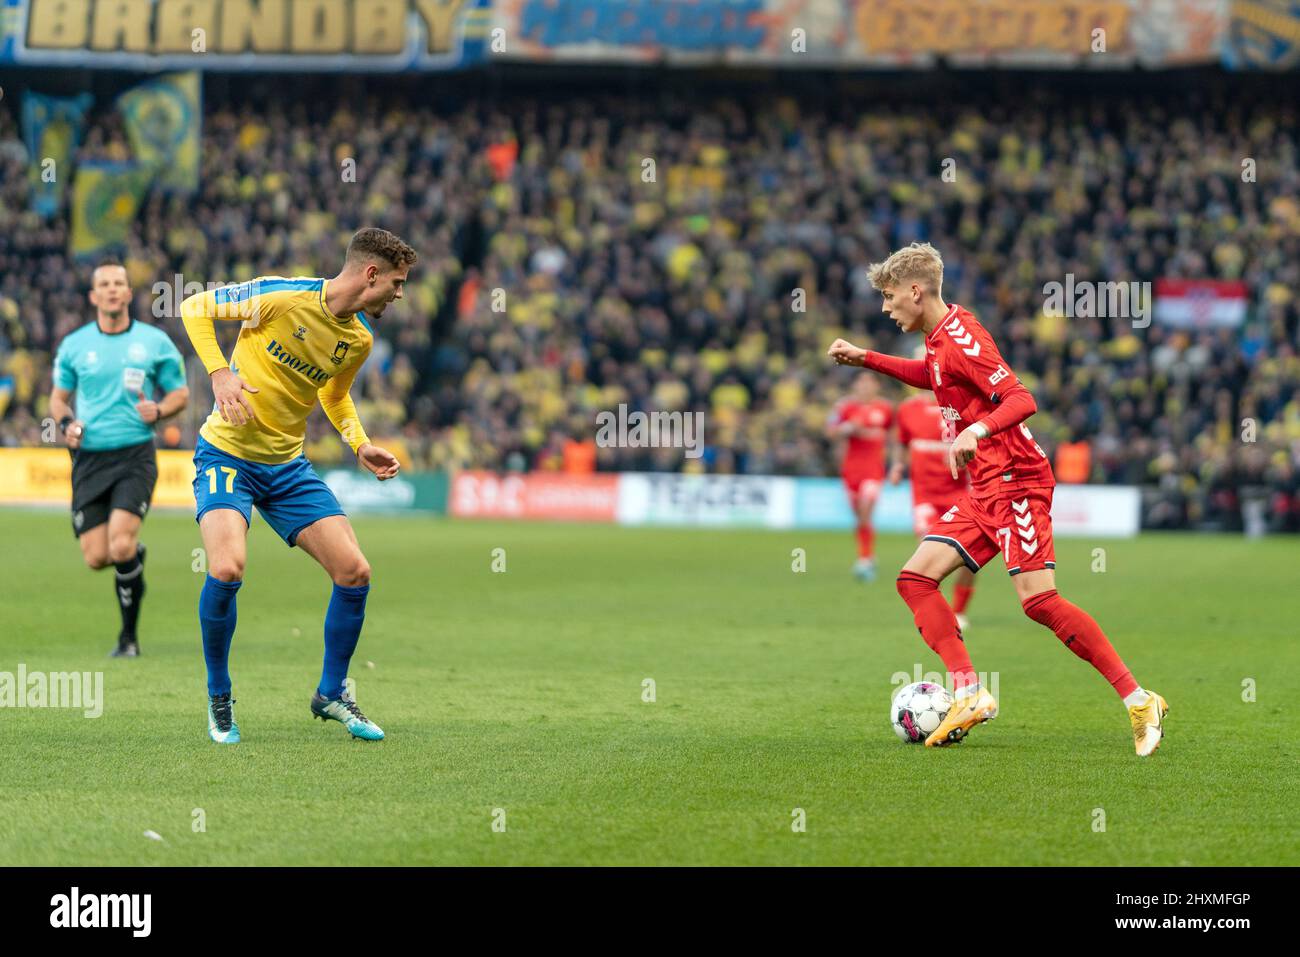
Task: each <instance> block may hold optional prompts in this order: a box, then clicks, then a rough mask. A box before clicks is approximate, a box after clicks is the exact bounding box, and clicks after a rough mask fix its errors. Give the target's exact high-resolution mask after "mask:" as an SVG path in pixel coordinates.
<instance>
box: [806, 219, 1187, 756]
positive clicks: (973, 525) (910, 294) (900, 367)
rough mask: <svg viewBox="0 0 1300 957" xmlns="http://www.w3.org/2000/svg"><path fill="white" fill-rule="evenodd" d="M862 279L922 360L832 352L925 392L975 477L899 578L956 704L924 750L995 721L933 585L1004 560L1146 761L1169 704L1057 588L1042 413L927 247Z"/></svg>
mask: <svg viewBox="0 0 1300 957" xmlns="http://www.w3.org/2000/svg"><path fill="white" fill-rule="evenodd" d="M869 277H870V279H871V284H872V285H873V286H874V287H875V288H876V289H878V290H880V293H881V295H882V297H883V299H884V304H883V306H882V310H883V311H884V312H885V313H886V314H887V315H888V316H889V317H890V318H891V319H893V320H894V322H895V323H896V324H897V325H898V328H899V329H900V330H901V331H903V332H905V333H910V332H920V333H923V334H924V336H925V350H926V357H925V359H903V358H899V357H897V356H889V355H884V354H882V353H878V352H870V351H867V350H865V349H859V348H858V347H857V346H854V345H853V344H852V343H849V342H846V341H844V340H843V339H836V340H835V342H834V343H832V344H831V347H830V349H829V350H828V354H829V355H830V356H831V358H833V359H834V360H835V361H836V362H838V363H840V364H841V365H854V366H863V367H865V368H867V369H872V370H874V371H877V372H883V373H885V374H886V375H890V376H893V377H894V378H896V379H898V380H900V381H902V382H905V383H907V384H908V385H912V386H916V387H917V388H928V389H932V390H933V391H934V394H935V397H936V399H937V400H938V402H939V405H940V407H941V409H942V413H943V417H944V421H945V422H946V423H947V424H948V426H949V429H950V433H949V434H950V435H951V437H952V446H951V448H950V450H949V453H948V456H949V467H950V470H951V472H952V475H953V477H954V478H956V476H957V472H958V470H959V469H961V468H966V467H969V469H970V479H971V482H970V491H969V492H968V493H967V494H966V495H965V496H963V497H962V498H961V500H960V501H959V502H958V503H957V504H956V505H954V506H952V508H950V509H949V510H948V511H947V512H945V513H944V514H943V515H942V516H940V518H939V521H938V522H937V523H936V525H935V528H934V529H933V531H932V532H931V533H930V534H928V535H926V536H925V538H924V539H923V540H922V541H921V543H920V545H919V546H918V547H917V549H916V551H915V553H913V555H912V557H911V558H910V559H909V560H908V562H907V564H905V565H904V566H903V570H902V572H901V573H900V574H899V576H898V593H899V595H900V596H901V597H902V599H903V601H905V602H906V603H907V606H908V607H909V608H910V609H911V610H912V615H913V618H914V620H915V621H916V626H917V628H918V629H920V632H921V635H922V637H923V638H924V639H925V642H926V644H927V645H929V646H930V647H931V648H932V649H934V651H935V652H936V653H937V654H938V655H939V656H940V657H941V658H942V659H943V662H944V665H945V666H946V667H947V669H948V671H949V672H950V673H951V674H952V675H953V681H954V686H955V698H956V700H955V701H954V703H953V707H952V709H951V710H950V711H949V712H948V716H947V717H946V718H944V720H943V722H942V723H941V724H940V725H939V727H938V728H937V729H935V731H934V733H933V734H931V735H930V736H929V737H928V738H927V739H926V742H925V743H926V746H927V747H940V746H943V745H946V744H952V743H955V742H958V741H961V740H962V739H963V738H964V737H965V736H966V734H967V733H969V731H970V729H971V728H973V727H974V726H975V725H977V724H979V723H981V722H983V721H988V720H989V719H990V718H994V717H996V716H997V713H998V705H997V702H996V701H994V699H993V696H992V695H991V694H990V693H989V692H988V690H987V689H985V688H983V687H981V686H980V683H979V681H978V678H977V676H976V674H975V671H974V669H973V667H972V665H971V660H970V655H969V654H968V653H967V651H966V645H965V643H964V642H963V641H962V638H961V634H960V632H959V630H958V628H957V620H956V618H955V617H954V615H953V611H952V609H951V608H950V607H949V605H948V603H947V602H946V601H944V599H943V595H941V594H940V592H939V583H940V582H941V581H942V580H943V579H944V578H946V577H947V576H948V575H949V574H951V573H952V572H953V571H954V570H955V569H957V568H959V567H960V566H962V565H963V564H964V565H965V566H966V567H967V568H969V569H970V570H971V571H972V572H975V571H978V570H979V569H980V567H981V566H982V565H984V564H985V563H986V562H988V561H989V560H990V559H991V558H993V556H994V555H996V554H998V553H999V552H1000V553H1001V554H1002V559H1003V561H1004V562H1005V563H1006V566H1007V570H1008V572H1009V573H1010V574H1011V576H1012V581H1013V583H1014V584H1015V589H1016V595H1017V597H1018V598H1019V599H1020V602H1021V606H1022V607H1023V608H1024V611H1025V614H1026V615H1027V616H1029V617H1030V618H1032V619H1033V620H1034V621H1036V622H1039V623H1040V624H1042V625H1045V626H1046V627H1048V628H1050V629H1051V630H1052V631H1053V632H1055V633H1056V636H1057V637H1058V638H1060V639H1061V641H1062V642H1063V643H1064V644H1065V646H1066V647H1067V648H1069V649H1070V650H1071V651H1072V652H1074V653H1075V654H1076V655H1078V656H1079V657H1080V658H1082V659H1083V660H1085V661H1087V662H1088V663H1090V664H1091V665H1092V666H1093V667H1094V668H1096V669H1097V670H1098V671H1099V672H1100V673H1101V674H1102V676H1103V677H1104V678H1105V679H1106V680H1107V681H1108V682H1109V683H1110V685H1111V686H1112V687H1113V688H1114V689H1115V691H1116V692H1117V693H1118V694H1119V696H1120V697H1121V698H1122V699H1123V701H1124V705H1125V707H1126V708H1127V709H1128V715H1129V721H1130V724H1131V726H1132V731H1133V741H1134V745H1135V747H1136V749H1137V753H1138V754H1139V755H1142V756H1145V755H1149V754H1151V753H1152V752H1154V751H1155V750H1156V748H1157V747H1159V745H1160V741H1161V738H1162V737H1163V735H1164V718H1165V714H1166V713H1167V712H1168V710H1169V707H1168V705H1167V704H1166V703H1165V700H1164V699H1163V698H1162V697H1161V696H1160V695H1158V694H1156V693H1155V692H1149V691H1145V690H1143V689H1142V688H1141V687H1140V686H1139V685H1138V683H1137V682H1136V681H1135V680H1134V679H1133V675H1132V674H1131V673H1130V672H1129V669H1128V668H1127V667H1126V666H1125V664H1124V662H1123V661H1122V660H1121V659H1120V657H1119V655H1118V654H1117V653H1116V651H1115V649H1114V647H1112V645H1111V643H1110V640H1109V639H1108V638H1107V637H1106V635H1105V633H1104V632H1103V631H1102V630H1101V627H1100V626H1099V625H1098V624H1097V622H1096V621H1094V620H1093V618H1092V616H1091V615H1089V614H1088V613H1087V612H1086V611H1084V610H1083V609H1082V608H1079V607H1078V606H1077V605H1074V604H1071V603H1070V602H1068V601H1066V600H1065V599H1064V598H1062V597H1061V596H1060V595H1059V594H1058V593H1057V590H1056V560H1055V554H1054V552H1053V548H1052V517H1051V506H1052V490H1053V487H1054V486H1055V479H1054V478H1053V476H1052V469H1051V466H1050V465H1049V463H1048V461H1047V456H1046V455H1045V454H1044V453H1043V450H1042V449H1041V448H1039V446H1038V443H1036V442H1035V441H1034V438H1033V436H1032V435H1031V434H1030V432H1029V429H1028V428H1026V427H1025V425H1024V422H1025V419H1027V418H1029V416H1031V415H1033V414H1034V412H1036V411H1037V405H1036V404H1035V402H1034V397H1033V396H1032V395H1030V394H1029V391H1028V390H1027V389H1026V388H1025V387H1024V386H1023V385H1021V383H1020V380H1019V379H1018V378H1017V377H1016V375H1015V373H1014V372H1013V371H1012V370H1011V368H1010V367H1009V366H1008V365H1007V362H1006V360H1005V359H1003V358H1002V355H1001V354H1000V353H999V352H998V347H997V345H996V344H995V343H994V341H993V337H992V336H991V335H989V333H988V330H986V329H985V328H984V327H983V326H982V325H981V324H980V323H979V321H978V320H977V319H976V318H975V316H974V315H973V314H971V312H970V311H969V310H967V309H964V308H963V307H961V306H959V305H956V304H955V303H954V304H952V305H949V304H948V303H945V302H944V301H943V260H942V259H941V258H940V256H939V253H938V251H937V250H936V249H935V248H934V247H933V246H930V245H929V244H928V243H912V244H911V245H910V246H908V247H906V248H904V249H901V250H898V251H897V252H895V253H894V254H893V255H891V256H890V257H889V258H888V259H886V260H885V261H884V262H882V263H877V264H875V265H873V266H872V267H871V268H870V271H869Z"/></svg>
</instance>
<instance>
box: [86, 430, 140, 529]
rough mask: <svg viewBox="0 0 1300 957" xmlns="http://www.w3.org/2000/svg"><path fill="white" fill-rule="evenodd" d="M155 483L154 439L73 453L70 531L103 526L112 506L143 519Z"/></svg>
mask: <svg viewBox="0 0 1300 957" xmlns="http://www.w3.org/2000/svg"><path fill="white" fill-rule="evenodd" d="M157 482H158V454H157V452H155V451H154V444H153V439H150V440H149V441H147V442H141V443H140V444H139V445H128V446H126V447H125V448H121V449H105V450H104V451H102V452H88V451H86V450H85V449H77V450H76V451H74V452H73V453H72V533H73V534H74V535H76V536H77V537H78V538H80V537H81V535H82V533H83V532H87V531H89V530H90V529H92V528H95V527H97V526H99V525H103V524H104V523H105V522H107V521H108V513H109V512H111V511H112V510H113V509H115V508H121V509H125V510H126V511H128V512H134V513H135V514H136V515H139V516H140V517H141V518H144V515H145V513H146V512H148V511H149V505H150V503H151V502H152V501H153V487H154V485H156V484H157Z"/></svg>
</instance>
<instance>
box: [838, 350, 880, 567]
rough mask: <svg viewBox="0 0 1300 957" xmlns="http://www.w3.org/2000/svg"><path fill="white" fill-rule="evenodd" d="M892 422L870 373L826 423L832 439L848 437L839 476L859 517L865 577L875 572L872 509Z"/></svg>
mask: <svg viewBox="0 0 1300 957" xmlns="http://www.w3.org/2000/svg"><path fill="white" fill-rule="evenodd" d="M893 424H894V407H893V406H892V405H890V404H889V402H887V401H886V400H884V399H882V398H880V384H879V383H878V382H876V381H875V379H873V378H872V377H871V376H868V375H863V376H858V377H857V378H856V379H855V380H854V382H853V394H852V395H851V396H850V397H848V398H846V399H841V400H840V401H839V402H838V403H836V405H835V408H833V409H832V410H831V415H830V419H829V421H828V422H827V423H826V432H827V434H828V435H829V436H830V437H831V438H832V439H839V438H847V439H848V441H847V442H845V444H844V445H845V447H844V460H843V462H842V464H841V465H840V477H841V478H843V479H844V488H845V489H846V490H847V491H848V493H849V505H850V506H852V508H853V514H854V515H855V516H857V519H858V560H857V562H856V563H854V565H853V574H854V575H855V576H856V577H857V578H858V579H860V580H861V581H865V582H869V581H874V580H875V577H876V560H875V541H876V533H875V530H874V529H873V528H872V527H871V513H872V511H873V510H874V509H875V507H876V500H877V499H879V498H880V487H881V484H882V483H883V482H884V480H885V445H886V443H887V442H888V441H889V430H890V428H891V427H892V426H893Z"/></svg>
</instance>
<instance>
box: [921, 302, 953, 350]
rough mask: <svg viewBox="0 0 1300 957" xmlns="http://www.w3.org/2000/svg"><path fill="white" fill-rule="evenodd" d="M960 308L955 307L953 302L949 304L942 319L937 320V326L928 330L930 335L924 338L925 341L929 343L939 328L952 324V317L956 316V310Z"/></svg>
mask: <svg viewBox="0 0 1300 957" xmlns="http://www.w3.org/2000/svg"><path fill="white" fill-rule="evenodd" d="M960 308H961V306H959V305H957V303H955V302H954V303H951V304H949V306H948V311H947V312H945V313H944V314H943V318H942V319H940V320H939V325H937V326H935V327H934V328H933V329H931V330H930V334H929V335H928V336H926V337H925V341H926V342H929V341H930V340H931V339H932V338H934V336H935V334H936V333H937V332H938V331H939V330H940V329H941V328H943V327H944V326H946V325H947V324H948V323H950V322H952V317H953V316H955V315H957V310H958V309H960Z"/></svg>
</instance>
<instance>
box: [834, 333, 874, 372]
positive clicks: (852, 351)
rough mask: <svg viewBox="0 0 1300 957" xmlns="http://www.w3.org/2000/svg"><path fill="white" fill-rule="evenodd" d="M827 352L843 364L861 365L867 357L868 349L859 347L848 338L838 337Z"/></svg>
mask: <svg viewBox="0 0 1300 957" xmlns="http://www.w3.org/2000/svg"><path fill="white" fill-rule="evenodd" d="M826 354H827V355H828V356H830V357H831V358H832V359H834V360H835V361H836V362H838V363H839V364H840V365H842V366H861V365H864V364H865V362H866V358H867V350H866V349H859V348H858V347H857V346H855V345H854V344H853V343H851V342H849V341H848V340H847V339H836V340H835V341H834V342H832V343H831V347H830V348H829V349H827V350H826Z"/></svg>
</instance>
